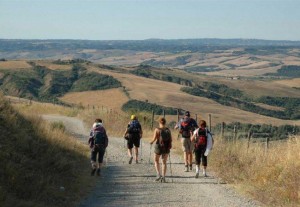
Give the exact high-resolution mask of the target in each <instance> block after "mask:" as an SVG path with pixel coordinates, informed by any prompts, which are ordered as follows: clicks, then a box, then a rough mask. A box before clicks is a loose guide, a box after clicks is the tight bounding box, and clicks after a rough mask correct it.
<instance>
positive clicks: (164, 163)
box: [162, 154, 169, 177]
mask: <svg viewBox="0 0 300 207" xmlns="http://www.w3.org/2000/svg"><path fill="white" fill-rule="evenodd" d="M168 155H169V154H165V155H163V157H162V161H163V162H162V173H163V174H162V176H163V177H165V176H166V172H167V160H168Z"/></svg>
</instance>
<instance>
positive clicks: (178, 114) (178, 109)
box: [177, 109, 179, 123]
mask: <svg viewBox="0 0 300 207" xmlns="http://www.w3.org/2000/svg"><path fill="white" fill-rule="evenodd" d="M178 122H179V109H177V123H178Z"/></svg>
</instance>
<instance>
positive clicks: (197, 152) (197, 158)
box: [195, 148, 207, 166]
mask: <svg viewBox="0 0 300 207" xmlns="http://www.w3.org/2000/svg"><path fill="white" fill-rule="evenodd" d="M205 151H206V148H199V149H195V161H196V165H200V163H201V160H202V165H203V166H207V156H204V153H205Z"/></svg>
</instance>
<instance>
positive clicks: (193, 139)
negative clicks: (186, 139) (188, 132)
mask: <svg viewBox="0 0 300 207" xmlns="http://www.w3.org/2000/svg"><path fill="white" fill-rule="evenodd" d="M197 133H198V130H197V129H196V130H195V131H194V132H193V133H192V136H191V142H195V140H196V136H197Z"/></svg>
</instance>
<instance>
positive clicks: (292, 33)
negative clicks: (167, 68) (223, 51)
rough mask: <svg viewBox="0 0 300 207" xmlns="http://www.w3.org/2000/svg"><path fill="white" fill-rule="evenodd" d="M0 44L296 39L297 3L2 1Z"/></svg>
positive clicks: (257, 0)
mask: <svg viewBox="0 0 300 207" xmlns="http://www.w3.org/2000/svg"><path fill="white" fill-rule="evenodd" d="M0 11H1V12H0V38H1V39H88V40H143V39H149V38H161V39H188V38H224V39H232V38H244V39H269V40H300V0H0Z"/></svg>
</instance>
